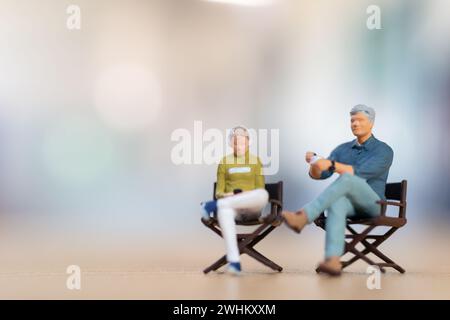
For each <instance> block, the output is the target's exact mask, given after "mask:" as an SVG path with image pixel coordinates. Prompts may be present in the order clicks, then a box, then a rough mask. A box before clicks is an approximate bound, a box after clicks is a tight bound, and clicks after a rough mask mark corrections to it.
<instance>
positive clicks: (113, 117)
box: [95, 64, 161, 130]
mask: <svg viewBox="0 0 450 320" xmlns="http://www.w3.org/2000/svg"><path fill="white" fill-rule="evenodd" d="M95 107H96V109H97V111H98V112H99V115H100V117H101V118H102V119H103V120H104V121H105V122H106V123H107V124H108V125H110V126H112V127H114V128H117V129H123V130H132V129H142V128H145V127H146V126H148V125H150V124H151V123H152V122H153V121H154V120H155V118H156V116H157V114H158V111H159V109H160V107H161V89H160V86H159V83H158V81H157V80H156V78H155V77H154V75H153V74H152V73H151V72H150V71H148V70H146V69H145V68H144V67H141V66H137V65H131V64H130V65H117V66H114V67H112V68H110V69H107V70H106V71H105V72H104V73H102V74H101V76H100V77H99V78H98V79H97V83H96V87H95Z"/></svg>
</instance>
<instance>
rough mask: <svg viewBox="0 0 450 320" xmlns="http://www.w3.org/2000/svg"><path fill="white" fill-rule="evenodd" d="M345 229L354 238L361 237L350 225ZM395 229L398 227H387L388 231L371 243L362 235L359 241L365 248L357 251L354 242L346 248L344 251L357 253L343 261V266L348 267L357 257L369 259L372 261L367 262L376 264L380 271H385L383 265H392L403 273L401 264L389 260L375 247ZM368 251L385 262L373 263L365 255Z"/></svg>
mask: <svg viewBox="0 0 450 320" xmlns="http://www.w3.org/2000/svg"><path fill="white" fill-rule="evenodd" d="M347 229H348V230H349V231H350V232H351V233H352V234H353V235H354V236H355V238H357V239H361V237H360V234H358V233H357V232H356V231H355V230H354V229H353V228H351V227H350V226H347ZM397 229H398V228H391V229H389V231H388V232H386V233H385V234H384V235H382V236H380V237H379V238H378V240H376V241H374V242H373V243H370V242H368V241H367V240H366V236H364V237H363V238H362V239H361V240H360V243H361V244H362V245H363V246H364V247H365V249H364V250H363V251H358V250H356V249H355V246H356V244H355V245H354V246H353V247H352V248H350V249H349V250H346V253H347V252H351V253H353V254H355V251H356V252H358V254H355V256H354V257H353V258H351V259H350V260H348V261H345V262H344V263H343V268H345V267H348V266H349V265H351V264H352V263H354V262H355V261H358V260H359V259H363V260H364V261H366V262H367V263H369V262H368V261H371V262H372V263H369V264H371V265H377V266H378V267H379V268H380V270H381V272H383V273H385V272H386V270H385V267H392V268H394V269H395V270H397V271H398V272H400V273H405V269H403V268H402V267H401V266H399V265H398V264H397V263H395V262H394V261H393V260H391V259H390V258H389V257H387V256H386V255H384V254H383V253H382V252H381V251H380V250H378V249H377V247H378V246H379V245H381V244H382V243H383V242H384V241H386V240H387V239H388V238H389V237H390V236H391V235H392V234H393V233H394V232H395V231H396V230H397ZM352 249H353V250H352ZM368 253H373V254H374V255H376V256H377V257H378V258H380V259H381V260H383V261H384V262H386V263H385V264H383V263H374V262H373V261H372V260H370V259H368V258H367V257H366V255H367V254H368ZM363 257H365V258H363Z"/></svg>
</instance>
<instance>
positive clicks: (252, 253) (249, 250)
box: [242, 247, 283, 272]
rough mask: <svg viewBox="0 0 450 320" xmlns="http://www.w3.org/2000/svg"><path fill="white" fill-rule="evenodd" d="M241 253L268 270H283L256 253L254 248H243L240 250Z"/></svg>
mask: <svg viewBox="0 0 450 320" xmlns="http://www.w3.org/2000/svg"><path fill="white" fill-rule="evenodd" d="M242 252H243V253H246V254H248V255H249V256H250V257H252V258H254V259H255V260H257V261H259V262H261V263H262V264H264V265H266V266H268V267H269V268H271V269H273V270H275V271H278V272H281V271H282V270H283V268H282V267H281V266H279V265H278V264H276V263H275V262H273V261H272V260H270V259H269V258H267V257H265V256H264V255H262V254H261V253H259V252H258V251H256V250H255V249H254V248H249V247H245V248H242Z"/></svg>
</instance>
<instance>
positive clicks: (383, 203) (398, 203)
mask: <svg viewBox="0 0 450 320" xmlns="http://www.w3.org/2000/svg"><path fill="white" fill-rule="evenodd" d="M377 203H378V204H381V205H382V206H383V205H384V206H396V207H404V206H405V205H404V204H403V203H401V202H395V201H385V200H379V201H377Z"/></svg>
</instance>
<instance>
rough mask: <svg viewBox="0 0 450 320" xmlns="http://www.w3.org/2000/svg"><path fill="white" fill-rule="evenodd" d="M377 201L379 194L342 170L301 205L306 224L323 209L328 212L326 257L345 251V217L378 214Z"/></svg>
mask: <svg viewBox="0 0 450 320" xmlns="http://www.w3.org/2000/svg"><path fill="white" fill-rule="evenodd" d="M379 200H380V197H379V196H378V194H377V193H376V192H375V191H373V189H372V188H371V187H370V186H369V185H368V184H367V182H366V181H365V180H364V179H362V178H360V177H358V176H354V175H351V174H349V173H345V174H342V175H341V176H340V177H339V178H338V179H336V181H334V182H333V183H332V184H331V185H330V186H329V187H328V188H326V189H325V191H323V192H322V193H321V194H320V195H319V196H318V197H317V198H316V199H315V200H313V201H312V202H310V203H308V204H307V205H306V206H305V207H304V208H303V210H304V211H305V213H306V215H307V216H308V222H309V223H311V222H313V221H314V220H315V219H316V218H317V217H319V216H320V214H321V213H322V212H324V211H326V213H327V220H326V226H325V229H326V240H325V258H328V257H332V256H341V255H342V254H343V253H344V246H345V226H346V220H347V217H351V218H371V217H376V216H378V215H380V212H381V210H380V207H381V206H380V204H378V203H377V201H379Z"/></svg>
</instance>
